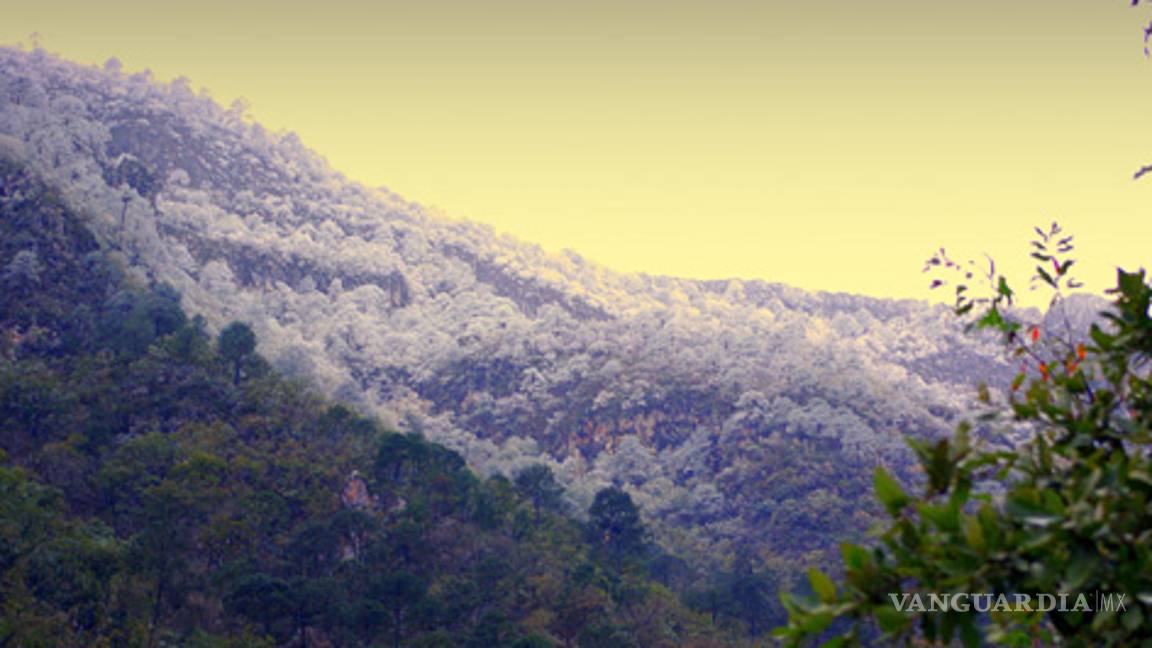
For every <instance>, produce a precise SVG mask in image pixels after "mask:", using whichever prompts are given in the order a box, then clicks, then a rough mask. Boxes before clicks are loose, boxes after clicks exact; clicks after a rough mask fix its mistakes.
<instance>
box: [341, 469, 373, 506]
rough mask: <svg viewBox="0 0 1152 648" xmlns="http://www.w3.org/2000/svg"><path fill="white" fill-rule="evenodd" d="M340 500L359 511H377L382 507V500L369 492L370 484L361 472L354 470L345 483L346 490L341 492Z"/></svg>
mask: <svg viewBox="0 0 1152 648" xmlns="http://www.w3.org/2000/svg"><path fill="white" fill-rule="evenodd" d="M340 502H341V503H342V504H344V507H345V508H350V509H356V510H358V511H375V510H376V509H379V508H380V502H379V500H377V499H376V498H375V497H373V496H372V495H371V494H370V493H369V492H368V484H367V482H365V481H364V478H363V477H361V476H360V472H359V471H356V470H353V471H352V474H351V475H349V476H348V481H347V482H345V483H344V490H343V491H341V493H340Z"/></svg>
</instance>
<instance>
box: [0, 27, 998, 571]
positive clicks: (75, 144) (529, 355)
mask: <svg viewBox="0 0 1152 648" xmlns="http://www.w3.org/2000/svg"><path fill="white" fill-rule="evenodd" d="M0 138H2V141H0V146H3V147H5V148H8V149H11V150H12V151H13V152H14V154H16V155H21V156H23V157H24V158H25V159H26V160H27V161H28V163H29V164H31V165H32V166H34V167H35V168H36V169H37V170H38V171H39V172H41V173H43V174H45V176H46V177H48V178H50V179H51V180H52V182H53V183H54V184H57V185H59V186H60V187H61V190H62V191H63V193H64V195H65V196H66V197H67V199H68V201H69V202H70V203H72V204H75V205H77V206H78V207H79V208H80V209H82V210H83V211H85V212H86V213H88V214H89V218H90V221H91V224H92V228H93V230H94V231H95V232H96V233H97V235H98V236H99V237H101V238H102V239H104V240H106V241H108V242H109V244H110V245H113V246H116V247H118V248H119V249H121V250H123V251H125V253H126V260H127V264H128V266H129V273H130V274H133V275H138V276H140V277H142V278H147V279H148V280H150V281H153V282H163V283H166V284H169V285H171V286H173V287H174V288H175V289H176V290H178V291H179V292H180V294H181V295H182V296H183V301H182V305H183V307H184V308H185V309H187V310H188V311H189V312H190V313H194V314H198V315H201V316H203V317H204V318H205V319H206V320H207V322H208V324H209V327H210V328H213V329H215V328H218V327H220V326H221V325H223V324H224V323H226V322H228V321H230V320H234V319H239V320H243V321H246V322H250V323H251V324H252V326H253V328H254V329H255V330H256V332H257V334H258V335H259V337H260V339H261V340H262V341H263V343H262V344H263V346H262V352H263V353H264V354H265V355H266V356H267V357H268V358H269V359H270V361H271V362H272V364H273V365H274V366H276V367H277V368H279V369H281V370H283V371H285V372H288V373H290V374H293V375H298V376H304V377H307V378H308V379H309V380H312V381H314V382H315V383H316V384H318V385H319V386H320V387H321V388H322V389H323V390H324V391H325V392H326V393H329V394H335V395H338V396H340V397H341V398H343V399H346V400H349V401H352V402H355V403H357V404H358V406H360V407H363V408H365V409H367V410H371V411H374V412H377V413H379V414H381V415H382V416H384V417H385V419H386V420H388V421H390V422H392V423H393V424H395V425H397V426H399V427H401V428H403V429H405V430H409V431H419V432H422V433H423V434H425V435H426V436H427V437H429V438H431V439H434V440H436V441H438V442H441V443H444V444H446V445H448V446H449V447H451V448H453V449H455V450H457V451H459V452H461V453H462V454H463V456H464V457H465V458H466V459H467V461H468V462H469V464H470V465H472V466H473V467H474V468H476V469H477V470H479V471H480V472H481V473H483V474H494V473H504V474H512V473H514V472H515V471H516V470H517V469H519V468H521V467H523V466H525V465H527V464H529V463H532V462H535V461H545V462H546V463H548V464H549V465H551V466H553V467H554V469H555V470H556V472H557V475H558V476H559V478H560V479H561V481H562V482H563V483H564V484H565V485H566V486H567V487H568V490H569V497H570V498H571V500H572V503H573V504H574V505H575V506H576V508H577V509H579V510H586V508H587V506H588V505H589V504H590V503H591V499H592V495H593V494H594V493H595V492H596V491H598V490H599V489H600V488H602V487H604V486H606V485H609V484H616V485H619V486H622V487H624V488H626V489H627V490H628V491H629V492H630V493H632V495H633V497H635V498H636V500H637V502H639V503H641V504H642V506H643V508H644V510H645V511H646V512H647V515H649V518H650V522H651V523H652V524H653V526H654V528H655V530H656V533H657V536H658V537H659V538H660V539H661V540H662V541H663V542H664V543H665V544H666V545H668V546H672V547H676V548H678V549H679V550H685V551H687V552H689V553H690V554H691V555H693V556H695V557H696V558H697V559H698V560H700V561H713V562H716V563H719V564H727V563H730V562H731V561H733V560H735V559H736V558H737V557H738V555H741V554H744V555H752V556H754V557H755V560H756V561H758V562H759V563H762V564H770V563H772V562H773V561H774V560H777V559H784V560H793V559H796V558H799V557H802V556H805V555H807V554H809V553H812V552H815V553H817V554H819V553H820V552H822V551H824V550H826V549H830V548H833V547H835V545H836V543H837V542H838V541H839V539H840V538H842V537H846V536H850V535H855V534H858V533H859V532H860V531H861V529H862V528H863V527H864V526H865V525H866V524H867V521H868V518H869V514H868V512H867V509H868V508H869V506H870V505H868V504H866V503H865V500H866V496H865V494H866V492H867V475H868V474H870V471H869V466H870V465H873V464H875V463H877V462H884V463H887V464H888V465H890V466H892V467H893V468H894V469H895V470H897V471H900V470H903V469H904V468H905V467H906V466H907V465H908V462H907V453H906V451H905V448H904V444H903V442H902V439H901V437H902V435H904V434H915V435H931V434H937V433H940V432H942V431H943V430H945V429H947V428H948V427H949V425H950V419H951V417H952V415H953V412H955V411H957V406H958V405H959V404H960V403H961V401H962V399H963V398H964V397H965V395H967V394H968V393H969V389H970V388H969V385H970V384H971V383H972V382H973V380H972V378H973V376H988V375H993V376H995V375H1002V373H1003V371H1004V368H1003V367H1002V366H1001V365H1000V363H999V361H998V359H997V356H996V355H995V353H994V351H992V350H990V349H986V348H984V347H982V346H980V345H979V344H977V343H975V342H973V341H972V340H971V339H969V338H966V337H965V336H964V335H963V333H962V332H961V331H959V330H958V329H957V327H955V326H954V325H953V324H952V322H951V317H950V316H949V314H948V312H947V309H944V308H941V307H932V306H929V305H927V304H923V303H918V302H910V301H888V300H880V299H872V298H865V297H855V296H850V295H841V294H823V293H820V294H811V293H805V292H803V291H800V290H796V289H791V288H788V287H785V286H780V285H775V284H768V283H764V282H758V281H739V280H729V281H694V280H688V279H678V278H669V277H651V276H644V275H622V274H616V273H613V272H610V271H608V270H606V269H604V268H601V267H598V266H596V265H594V264H591V263H588V262H586V261H584V260H582V259H581V258H579V257H578V256H576V255H574V254H570V253H566V254H560V255H551V254H548V253H545V252H544V251H542V250H540V249H539V248H537V247H534V246H531V245H527V244H523V243H521V242H518V241H515V240H513V239H511V238H509V237H506V236H498V235H496V234H495V233H493V232H492V231H491V230H490V229H488V228H486V227H483V226H480V225H476V224H472V223H468V222H463V221H455V220H450V219H448V218H445V217H443V216H441V215H438V214H434V213H430V212H429V211H428V210H426V209H424V208H422V207H421V206H420V205H418V204H414V203H409V202H406V201H404V200H402V199H400V198H399V197H397V196H395V195H393V194H391V193H389V192H387V191H385V190H374V189H369V188H366V187H363V186H360V185H358V184H356V183H353V182H350V181H348V180H347V179H345V178H344V177H343V176H341V175H340V174H339V173H337V172H336V171H334V170H332V169H331V168H329V167H328V165H327V164H326V163H325V162H324V160H323V159H322V158H320V157H319V156H318V155H317V154H315V153H313V152H311V151H309V150H308V149H306V148H305V147H304V146H303V145H302V144H301V142H300V141H299V139H298V138H297V137H295V136H294V135H292V134H290V133H270V132H268V131H267V130H265V129H264V128H262V127H261V126H260V125H258V124H255V123H252V122H251V121H250V120H249V119H247V118H246V117H245V116H244V114H243V113H242V111H241V110H240V109H238V108H236V107H234V108H231V109H224V108H221V107H220V106H218V105H216V104H215V103H214V102H212V101H211V99H210V98H208V97H206V96H203V95H202V94H197V93H195V92H194V91H193V90H192V89H191V87H190V86H189V84H188V83H187V81H183V80H181V81H177V82H174V83H171V84H159V83H156V82H155V81H153V80H152V79H151V78H150V77H149V76H148V75H147V74H136V75H130V76H129V75H125V74H124V73H122V71H121V70H120V67H119V64H118V63H116V62H115V61H112V62H109V64H107V65H106V66H104V68H103V69H95V68H86V67H82V66H78V65H75V64H72V63H68V62H65V61H61V60H59V59H56V58H54V57H52V56H50V55H48V54H46V53H45V52H43V51H35V52H30V53H25V52H18V51H14V50H0ZM381 154H382V155H386V154H387V152H381ZM547 217H548V215H547V214H541V218H547ZM915 270H916V269H910V271H915Z"/></svg>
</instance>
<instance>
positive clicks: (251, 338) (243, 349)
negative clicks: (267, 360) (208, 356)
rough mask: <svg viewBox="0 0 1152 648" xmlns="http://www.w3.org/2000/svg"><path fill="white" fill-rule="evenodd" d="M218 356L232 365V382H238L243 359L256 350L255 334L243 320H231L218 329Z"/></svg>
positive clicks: (236, 383) (235, 383)
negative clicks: (220, 329)
mask: <svg viewBox="0 0 1152 648" xmlns="http://www.w3.org/2000/svg"><path fill="white" fill-rule="evenodd" d="M217 346H218V347H219V349H220V356H221V357H222V358H224V360H225V361H227V362H228V363H229V364H230V365H231V366H232V384H234V385H238V384H240V371H241V369H243V367H244V361H245V360H247V359H248V358H249V357H250V356H251V355H252V354H253V353H255V352H256V334H255V333H253V332H252V329H251V327H249V326H248V325H247V324H245V323H243V322H232V323H231V324H229V325H228V326H225V327H224V330H222V331H220V339H219V341H218V342H217Z"/></svg>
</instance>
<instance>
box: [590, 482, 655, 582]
mask: <svg viewBox="0 0 1152 648" xmlns="http://www.w3.org/2000/svg"><path fill="white" fill-rule="evenodd" d="M588 516H589V521H588V529H589V532H590V535H591V540H592V542H593V544H594V545H595V546H597V547H598V548H599V549H600V550H601V551H603V552H604V553H605V554H606V555H607V557H608V558H609V560H610V561H611V564H612V566H613V567H614V568H615V569H616V571H617V572H620V571H621V569H622V568H623V566H624V564H625V562H627V561H630V560H632V559H636V558H640V557H641V556H643V554H644V552H645V551H646V550H647V547H648V532H647V530H646V529H645V528H644V522H643V521H642V520H641V519H640V509H638V508H637V507H636V504H634V503H633V502H632V496H630V495H629V494H628V493H626V492H624V491H623V490H621V489H619V488H616V487H615V486H610V487H608V488H604V489H602V490H601V491H600V492H598V493H596V499H595V500H594V501H593V502H592V506H591V507H590V508H589V509H588Z"/></svg>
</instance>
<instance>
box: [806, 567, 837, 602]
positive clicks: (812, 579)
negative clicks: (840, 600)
mask: <svg viewBox="0 0 1152 648" xmlns="http://www.w3.org/2000/svg"><path fill="white" fill-rule="evenodd" d="M808 582H809V583H811V585H812V591H813V592H816V596H818V597H820V600H821V601H823V602H825V603H834V602H835V601H836V585H835V584H833V583H832V579H830V578H828V576H826V575H825V574H824V572H822V571H820V570H819V569H816V568H815V567H813V568H811V569H809V570H808Z"/></svg>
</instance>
